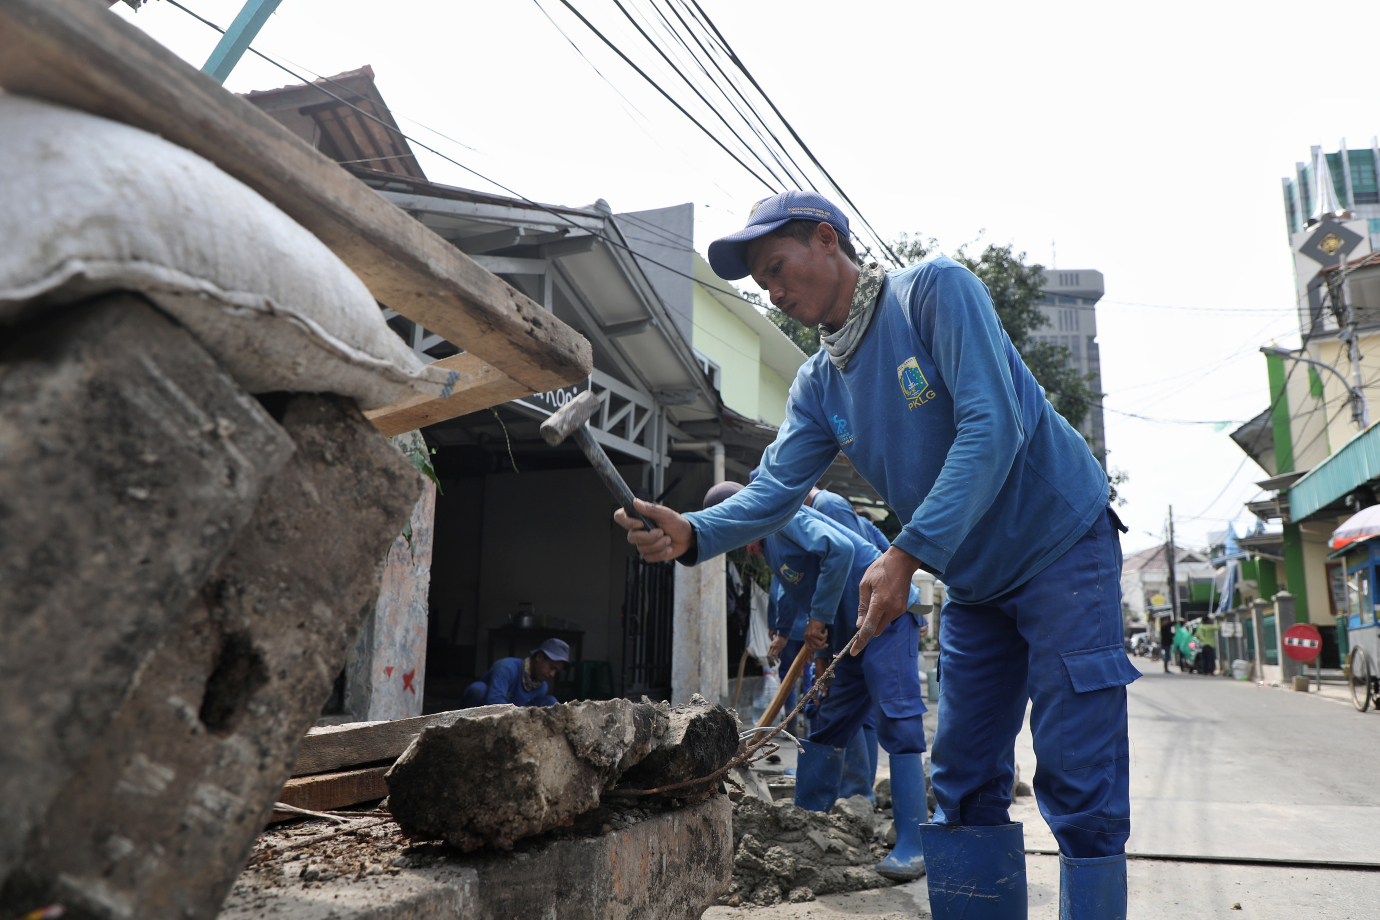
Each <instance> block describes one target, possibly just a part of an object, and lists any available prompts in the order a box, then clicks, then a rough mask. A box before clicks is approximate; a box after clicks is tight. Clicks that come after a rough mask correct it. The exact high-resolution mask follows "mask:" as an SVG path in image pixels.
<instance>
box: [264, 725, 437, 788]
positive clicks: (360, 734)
mask: <svg viewBox="0 0 1380 920" xmlns="http://www.w3.org/2000/svg"><path fill="white" fill-rule="evenodd" d="M460 714H461V713H460V711H455V712H437V713H433V714H432V715H429V716H417V717H415V718H412V719H395V720H394V721H391V722H347V723H345V724H344V725H328V726H325V727H322V728H313V729H311V730H310V731H309V732H307V736H306V737H305V738H303V739H302V746H301V748H299V749H298V751H297V762H296V763H295V764H293V767H292V775H293V776H294V777H297V776H306V775H307V774H310V773H325V772H326V771H328V770H339V769H340V768H342V767H355V766H358V765H360V764H366V763H378V762H379V761H383V760H396V759H397V758H398V755H399V754H401V753H402V752H403V751H405V750H407V746H408V745H409V744H411V743H412V739H413V738H415V737H417V736H418V735H419V734H421V732H422V729H424V728H430V727H431V726H433V725H442V726H444V725H453V724H454V723H455V720H456V719H458V718H460ZM285 801H286V800H285ZM288 804H289V805H291V804H295V803H292V802H289V803H288ZM303 807H306V806H303Z"/></svg>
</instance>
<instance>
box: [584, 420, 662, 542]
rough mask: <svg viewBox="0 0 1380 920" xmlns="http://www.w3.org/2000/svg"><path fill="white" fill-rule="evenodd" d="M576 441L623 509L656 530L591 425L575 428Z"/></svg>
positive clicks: (650, 528) (630, 515)
mask: <svg viewBox="0 0 1380 920" xmlns="http://www.w3.org/2000/svg"><path fill="white" fill-rule="evenodd" d="M575 443H576V444H579V445H580V450H582V451H584V452H585V456H586V457H588V458H589V462H590V464H591V465H592V466H593V467H594V472H596V473H598V474H599V478H600V479H602V480H603V481H604V485H605V486H607V487H608V490H609V491H610V492H612V493H613V497H614V498H616V499H618V503H619V504H620V505H622V506H623V511H624V512H625V513H626V514H627V515H628V517H630V518H632V519H633V520H634V521H641V522H642V525H643V526H644V527H646V528H647V529H648V530H655V529H656V525H655V524H653V523H652V522H651V521H649V520H648V519H647V518H645V517H643V516H642V515H641V514H640V513H639V512H638V510H637V508H636V507H635V506H634V505H633V494H632V489H629V488H628V484H627V483H626V482H624V481H623V477H622V475H620V474H619V472H618V469H617V468H616V467H615V466H614V465H613V462H612V461H611V460H609V455H608V454H606V453H604V449H603V448H602V447H600V446H599V442H598V441H596V440H594V435H592V434H590V433H589V426H587V425H581V426H580V427H579V428H576V429H575Z"/></svg>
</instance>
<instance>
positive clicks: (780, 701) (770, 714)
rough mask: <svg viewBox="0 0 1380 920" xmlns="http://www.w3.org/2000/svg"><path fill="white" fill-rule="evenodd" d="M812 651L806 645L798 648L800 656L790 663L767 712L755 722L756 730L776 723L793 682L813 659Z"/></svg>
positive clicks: (793, 684)
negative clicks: (789, 667)
mask: <svg viewBox="0 0 1380 920" xmlns="http://www.w3.org/2000/svg"><path fill="white" fill-rule="evenodd" d="M814 654H815V653H814V650H813V649H811V648H810V647H809V646H808V645H802V646H801V647H800V654H798V655H796V656H795V661H792V662H791V669H790V670H789V671H787V672H786V677H785V679H784V680H782V681H781V687H780V688H779V689H778V690H777V691H776V698H775V699H773V700H772V701H771V705H770V706H768V707H767V711H766V712H764V713H762V718H760V719H758V720H757V727H758V728H766V727H767V726H769V725H772V724H773V723H775V722H776V717H777V716H778V715H779V714H780V713H781V707H782V706H785V705H786V700H787V699H788V698H789V697H790V695H791V688H792V687H794V686H795V682H796V681H798V680H800V675H801V674H803V673H805V665H807V664H809V663H810V659H811V658H813V657H814Z"/></svg>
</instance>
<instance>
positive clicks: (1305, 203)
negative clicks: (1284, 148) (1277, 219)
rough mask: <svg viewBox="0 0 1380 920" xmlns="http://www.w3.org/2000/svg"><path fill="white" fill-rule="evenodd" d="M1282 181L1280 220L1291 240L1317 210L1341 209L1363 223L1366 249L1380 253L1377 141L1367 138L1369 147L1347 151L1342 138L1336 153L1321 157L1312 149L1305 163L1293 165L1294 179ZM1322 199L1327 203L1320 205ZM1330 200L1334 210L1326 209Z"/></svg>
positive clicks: (1379, 144)
mask: <svg viewBox="0 0 1380 920" xmlns="http://www.w3.org/2000/svg"><path fill="white" fill-rule="evenodd" d="M1319 179H1321V180H1322V182H1321V184H1320V183H1319ZM1282 181H1283V183H1284V219H1285V222H1286V223H1287V225H1288V227H1289V235H1290V237H1291V238H1292V237H1293V235H1294V234H1296V233H1299V232H1300V231H1302V230H1304V229H1306V228H1307V226H1308V220H1309V218H1310V217H1317V216H1318V212H1319V210H1321V211H1324V212H1331V211H1336V210H1338V209H1339V208H1345V209H1346V210H1348V211H1351V212H1352V213H1353V214H1354V215H1355V216H1356V217H1357V218H1364V219H1365V220H1366V222H1367V224H1368V225H1369V230H1370V248H1371V249H1380V140H1378V139H1377V138H1371V139H1370V146H1369V147H1362V148H1359V149H1351V148H1348V147H1347V145H1346V138H1342V142H1341V145H1340V147H1339V149H1338V150H1337V152H1336V153H1323V149H1322V147H1320V146H1316V147H1314V148H1313V149H1312V155H1311V157H1310V159H1309V161H1308V162H1307V163H1302V162H1300V163H1295V164H1294V175H1293V176H1289V177H1286V178H1285V179H1283V180H1282ZM1328 185H1330V186H1331V192H1332V195H1331V196H1329V195H1328V194H1327V193H1328ZM1323 198H1328V199H1329V200H1328V201H1320V199H1323ZM1334 200H1335V202H1336V204H1337V206H1338V207H1328V206H1327V205H1328V204H1329V203H1331V201H1334ZM1319 205H1323V206H1322V207H1321V208H1320V207H1319Z"/></svg>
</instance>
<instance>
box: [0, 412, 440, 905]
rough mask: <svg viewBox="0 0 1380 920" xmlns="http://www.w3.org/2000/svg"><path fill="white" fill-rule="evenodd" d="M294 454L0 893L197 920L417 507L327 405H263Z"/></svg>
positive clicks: (254, 821)
mask: <svg viewBox="0 0 1380 920" xmlns="http://www.w3.org/2000/svg"><path fill="white" fill-rule="evenodd" d="M268 402H269V404H270V405H275V407H276V408H277V409H279V410H281V416H280V422H281V425H282V428H283V429H284V430H286V432H287V434H288V435H290V436H291V438H292V441H293V442H294V443H295V444H296V448H297V449H296V452H295V453H294V455H293V456H292V459H291V460H290V461H289V462H288V463H287V464H286V465H285V466H284V467H283V469H282V470H281V471H280V472H279V473H278V475H277V476H275V477H274V478H273V480H272V481H271V482H270V483H269V484H268V486H267V488H266V489H265V490H264V494H263V496H262V498H261V499H260V500H259V502H258V504H257V506H256V508H255V509H254V514H253V516H252V518H251V519H250V521H249V522H248V524H246V526H245V527H244V528H243V529H242V530H241V531H240V533H239V535H238V536H237V537H236V538H235V541H234V544H233V545H232V546H231V548H230V550H229V552H227V553H226V554H225V556H224V558H223V559H222V560H221V561H220V563H219V564H218V565H217V566H216V568H215V570H214V571H213V572H212V574H211V577H210V578H209V579H207V580H206V582H205V585H204V587H203V588H202V590H201V591H200V592H199V593H198V594H197V596H196V598H195V601H194V602H193V603H192V604H191V605H189V606H188V608H187V609H186V610H185V611H183V612H182V613H181V616H180V617H179V620H178V622H177V626H176V628H175V629H174V630H173V631H172V633H171V635H169V637H168V638H167V640H166V641H165V642H164V644H163V646H162V647H161V648H160V649H159V650H158V651H157V653H156V654H155V655H154V656H153V657H152V658H151V660H150V661H149V663H148V665H147V666H146V668H145V670H144V672H143V674H142V676H141V679H140V681H139V684H138V686H137V687H136V688H135V690H134V692H133V693H132V694H131V696H130V697H129V699H128V700H127V701H126V703H125V704H124V706H122V707H121V708H120V710H119V712H118V714H117V715H116V717H115V719H114V721H113V722H112V723H111V725H110V727H109V729H108V730H107V731H106V732H105V733H104V734H103V735H102V736H101V738H100V739H99V740H98V741H97V742H96V744H95V745H94V746H93V748H92V750H91V753H90V755H89V756H88V758H87V759H86V761H85V762H84V763H83V764H82V765H81V767H80V769H79V770H78V771H77V772H76V773H75V775H74V776H73V777H72V778H71V780H70V781H69V782H68V783H67V784H66V785H65V786H64V787H63V789H62V792H61V794H60V795H59V796H57V797H56V798H55V800H54V802H53V804H52V806H51V807H50V808H49V809H48V811H47V813H46V815H45V817H44V820H43V825H42V830H41V833H40V834H35V835H34V837H33V838H32V839H31V840H30V842H29V845H28V846H27V847H26V851H25V853H24V859H23V863H22V865H21V867H20V868H19V869H18V870H17V871H16V872H15V873H14V874H13V875H12V876H11V878H10V880H9V882H8V883H7V884H6V886H5V888H4V889H3V890H2V891H0V903H4V904H6V905H14V906H16V907H19V908H20V913H22V912H23V909H24V908H26V907H33V906H38V905H42V904H47V903H50V902H54V901H56V902H60V903H62V904H64V905H66V907H67V909H68V913H69V915H73V914H75V915H76V916H78V917H82V918H88V917H89V918H103V920H104V918H109V920H115V918H141V917H150V918H153V917H178V918H186V920H209V918H211V917H214V916H215V914H216V911H217V910H218V909H219V907H220V904H221V902H222V901H223V900H224V898H225V895H226V893H227V892H228V891H229V889H230V887H231V885H232V884H233V883H234V880H235V877H236V875H238V873H239V869H240V867H241V866H243V865H244V862H245V859H246V858H247V857H248V855H249V851H250V848H251V847H252V846H253V843H254V839H255V837H256V836H257V834H258V832H259V831H260V829H261V828H262V827H263V826H264V823H265V822H266V821H267V820H268V818H269V815H270V813H271V811H272V807H273V802H274V800H275V799H276V797H277V795H278V792H279V790H280V789H281V788H282V786H283V783H284V781H285V780H286V779H287V778H288V774H289V773H290V772H291V767H292V762H293V759H294V757H295V755H296V751H297V746H298V745H299V744H300V743H301V740H302V738H303V736H304V735H305V734H306V731H307V728H308V727H309V726H310V725H311V724H312V723H313V722H314V721H315V719H316V717H317V715H318V714H319V712H320V709H321V705H322V703H324V702H325V700H326V698H327V697H328V696H329V694H330V690H331V685H332V683H333V681H334V679H335V676H336V675H337V674H338V673H339V672H340V670H341V668H342V667H343V666H344V662H345V655H346V652H347V650H348V648H349V647H350V644H351V643H352V641H353V639H354V633H355V631H356V630H357V629H358V627H359V624H360V621H361V619H362V617H363V615H364V613H365V612H366V611H369V610H372V609H373V604H374V599H375V596H376V594H377V592H378V583H379V566H380V562H381V560H382V559H383V556H384V553H385V551H386V550H387V548H388V546H389V544H391V543H392V541H393V538H394V536H395V535H396V534H397V532H398V530H399V529H401V527H402V526H403V523H404V522H405V521H406V520H407V516H408V514H409V513H410V512H411V510H412V507H413V504H414V502H415V501H416V499H417V496H418V494H419V493H420V490H421V482H420V477H419V476H418V475H417V472H416V470H415V469H414V468H413V466H412V464H411V463H409V462H408V461H407V459H406V458H404V457H403V456H401V455H400V454H399V453H398V451H397V450H396V449H394V448H393V447H392V446H391V445H389V444H388V442H387V440H386V439H385V438H384V437H383V436H382V435H381V434H380V433H379V432H378V431H377V430H376V429H375V428H374V427H373V426H372V425H371V424H370V423H369V422H368V421H366V420H365V419H364V417H363V416H362V415H361V414H360V412H359V410H358V409H357V408H356V407H355V406H354V404H353V403H352V402H350V401H349V400H346V399H344V398H343V397H333V396H312V395H301V396H293V397H283V398H282V399H278V398H275V399H273V400H269V401H268Z"/></svg>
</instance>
